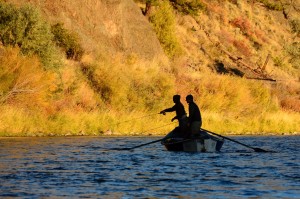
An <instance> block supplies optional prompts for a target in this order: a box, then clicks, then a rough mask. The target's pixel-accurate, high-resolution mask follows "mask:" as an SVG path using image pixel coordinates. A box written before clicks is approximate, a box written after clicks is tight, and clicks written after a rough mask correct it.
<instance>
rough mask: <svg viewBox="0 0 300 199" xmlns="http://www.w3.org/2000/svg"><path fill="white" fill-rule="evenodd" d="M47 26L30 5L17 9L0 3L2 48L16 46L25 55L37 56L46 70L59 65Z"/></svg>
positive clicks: (56, 52)
mask: <svg viewBox="0 0 300 199" xmlns="http://www.w3.org/2000/svg"><path fill="white" fill-rule="evenodd" d="M52 38H53V35H52V33H51V31H50V26H49V24H48V23H47V22H46V21H45V20H43V18H42V17H41V15H40V12H39V11H38V10H37V9H36V8H34V7H33V6H30V5H25V6H23V7H20V8H17V7H15V6H14V5H12V4H7V3H2V2H0V40H1V42H2V44H3V45H4V46H13V47H16V46H18V47H19V48H20V49H21V52H22V53H23V54H25V55H38V56H39V57H40V59H41V62H42V63H43V65H44V66H45V67H46V68H53V67H57V66H59V64H60V61H59V60H60V59H59V57H58V51H57V49H56V46H55V44H54V43H53V41H52Z"/></svg>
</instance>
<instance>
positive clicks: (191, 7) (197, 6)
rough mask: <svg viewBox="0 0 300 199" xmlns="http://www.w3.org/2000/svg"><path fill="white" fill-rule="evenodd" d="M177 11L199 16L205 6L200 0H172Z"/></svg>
mask: <svg viewBox="0 0 300 199" xmlns="http://www.w3.org/2000/svg"><path fill="white" fill-rule="evenodd" d="M170 1H171V2H172V5H173V6H174V8H175V9H176V10H178V11H179V12H182V13H184V14H188V15H194V16H197V15H198V12H199V11H200V10H204V9H205V5H204V4H203V3H202V2H201V1H200V0H170Z"/></svg>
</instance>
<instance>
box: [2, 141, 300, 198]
mask: <svg viewBox="0 0 300 199" xmlns="http://www.w3.org/2000/svg"><path fill="white" fill-rule="evenodd" d="M231 138H233V139H235V140H239V141H240V142H242V143H246V144H248V145H250V146H253V147H259V148H262V149H266V150H275V151H277V153H256V152H252V150H251V149H248V148H245V147H243V146H240V145H238V144H236V143H233V142H230V141H225V143H224V146H223V148H222V152H221V153H185V152H168V151H166V150H165V149H164V148H163V146H162V145H160V143H155V144H152V145H147V146H144V147H141V148H137V149H135V150H134V151H116V150H107V149H109V148H116V147H121V148H122V147H133V146H136V145H139V144H142V143H147V142H151V141H153V140H155V139H160V138H159V137H121V138H103V137H59V138H1V139H0V160H1V162H0V198H11V197H19V198H48V197H50V198H300V155H299V154H300V146H299V144H300V136H285V137H276V136H269V137H231Z"/></svg>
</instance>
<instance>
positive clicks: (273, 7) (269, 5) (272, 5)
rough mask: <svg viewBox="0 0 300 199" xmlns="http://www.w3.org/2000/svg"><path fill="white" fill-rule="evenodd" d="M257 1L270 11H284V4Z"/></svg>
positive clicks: (263, 0)
mask: <svg viewBox="0 0 300 199" xmlns="http://www.w3.org/2000/svg"><path fill="white" fill-rule="evenodd" d="M257 1H258V2H260V3H262V4H263V5H264V6H265V7H266V8H268V9H269V10H276V11H282V10H283V6H282V4H279V3H280V2H279V3H272V2H270V1H268V0H257Z"/></svg>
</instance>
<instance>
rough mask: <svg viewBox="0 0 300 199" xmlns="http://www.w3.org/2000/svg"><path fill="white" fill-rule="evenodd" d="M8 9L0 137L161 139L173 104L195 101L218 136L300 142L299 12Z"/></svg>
mask: <svg viewBox="0 0 300 199" xmlns="http://www.w3.org/2000/svg"><path fill="white" fill-rule="evenodd" d="M27 2H31V4H26V3H27ZM183 2H185V3H183ZM289 2H293V1H289ZM9 3H13V4H12V5H11V6H13V7H14V8H10V9H16V11H15V12H19V10H20V13H21V14H20V15H17V16H18V17H16V15H13V17H11V18H9V17H8V16H12V15H10V14H9V13H10V12H9V11H7V8H6V7H5V9H4V8H3V6H2V7H0V8H2V11H1V9H0V17H2V18H1V21H3V22H7V23H0V24H1V27H2V28H1V31H2V32H1V31H0V37H1V43H0V77H1V78H0V103H1V105H0V109H1V113H2V114H1V116H0V136H47V135H52V136H54V135H105V134H112V135H140V134H143V135H150V134H151V135H162V134H165V133H166V132H168V131H170V130H171V129H172V128H174V126H176V123H175V122H174V123H171V122H170V120H171V118H172V116H173V115H172V114H168V115H167V116H162V115H159V114H157V113H158V112H159V111H160V110H162V109H164V108H167V107H170V106H172V105H173V103H172V95H173V94H180V95H181V96H182V97H183V98H184V97H185V96H186V95H187V94H193V95H194V96H195V99H196V102H197V103H198V104H199V106H200V108H201V111H202V117H203V120H204V121H203V128H207V129H210V130H213V131H216V132H219V133H227V134H248V133H251V134H252V133H258V134H266V133H272V134H282V133H284V134H292V133H295V132H300V129H299V128H300V127H299V125H298V124H299V123H300V83H299V79H300V72H299V71H300V70H299V68H300V66H299V63H300V61H299V56H298V55H299V51H300V49H299V20H298V19H299V10H298V8H299V5H298V4H296V3H293V4H279V1H249V2H246V1H234V0H231V1H229V0H228V1H204V0H195V1H175V0H174V1H153V2H152V3H153V4H151V6H152V9H151V12H150V13H148V14H147V15H146V16H143V14H142V12H143V11H144V9H145V6H146V5H145V4H144V2H143V1H136V2H135V3H136V4H135V3H134V2H133V1H131V0H128V1H109V0H106V1H96V0H88V1H86V2H85V3H82V1H72V2H66V1H50V0H49V1H44V2H40V1H35V0H34V1H26V0H22V1H20V0H18V1H14V0H5V1H3V0H2V1H0V4H2V5H5V6H7V5H10V4H9ZM277 6H279V7H277ZM280 6H281V7H280ZM139 7H140V9H139ZM27 9H33V10H34V12H31V13H36V15H34V17H30V16H31V15H24V14H22V13H26V11H27ZM3 10H5V12H3ZM22 10H23V11H22ZM144 13H145V11H144ZM3 16H6V18H3ZM28 16H29V17H28ZM19 17H23V20H21V21H23V22H24V21H25V22H26V20H28V21H29V22H30V21H32V23H33V24H35V25H34V26H32V27H31V26H29V25H28V24H32V23H20V20H19V19H20V18H19ZM32 19H34V20H32ZM8 22H9V23H8ZM42 24H43V26H45V27H48V29H47V30H49V31H48V32H46V33H41V32H39V31H38V30H40V28H39V27H40V26H41V25H42ZM57 24H60V25H59V26H57ZM16 26H17V27H19V28H18V29H15V28H14V27H16ZM3 27H5V28H3ZM26 27H27V29H29V30H35V31H34V32H33V31H29V36H30V37H28V34H27V33H26V31H25V32H24V31H23V30H27V29H26ZM30 28H31V29H30ZM15 30H18V31H15ZM43 30H45V29H43ZM5 31H6V32H5ZM9 31H10V32H9ZM25 33H26V34H25ZM24 35H26V36H24ZM36 35H39V37H37V36H36ZM27 38H31V39H35V40H34V41H37V42H36V44H37V45H34V46H32V47H31V48H25V47H26V45H25V44H26V42H25V41H27V40H26V39H27ZM41 41H44V43H45V42H46V43H47V44H48V46H49V48H39V47H38V46H45V45H44V43H41ZM159 42H160V44H159ZM29 44H30V43H29ZM50 47H51V48H50ZM28 49H29V50H28ZM36 49H37V50H36ZM49 49H51V50H49ZM70 53H71V54H70ZM46 55H47V56H46ZM70 55H71V56H70ZM79 55H80V56H79ZM267 57H268V58H267ZM182 101H183V102H184V99H183V100H182ZM184 105H185V106H186V107H187V104H186V103H184Z"/></svg>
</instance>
